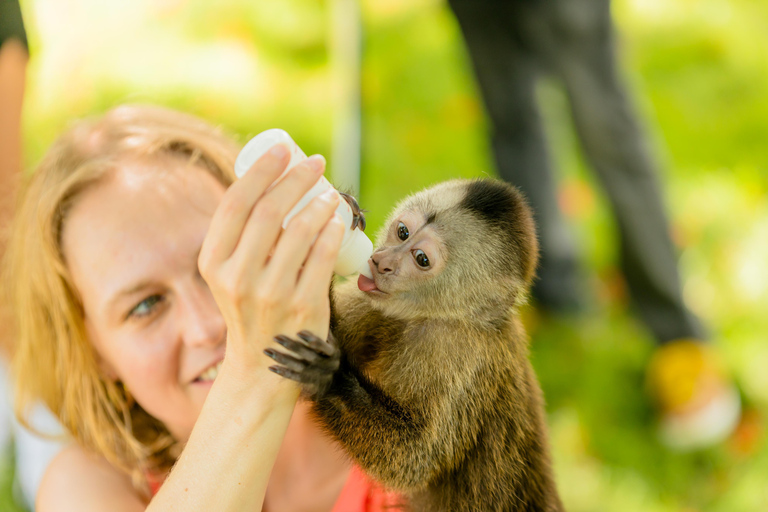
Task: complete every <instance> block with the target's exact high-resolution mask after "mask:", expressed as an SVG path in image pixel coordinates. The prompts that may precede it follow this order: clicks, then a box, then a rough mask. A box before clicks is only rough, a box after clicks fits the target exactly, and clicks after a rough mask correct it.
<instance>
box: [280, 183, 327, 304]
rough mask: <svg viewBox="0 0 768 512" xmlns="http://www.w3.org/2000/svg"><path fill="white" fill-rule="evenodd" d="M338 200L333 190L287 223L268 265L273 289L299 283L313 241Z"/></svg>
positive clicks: (320, 196) (289, 287) (318, 197)
mask: <svg viewBox="0 0 768 512" xmlns="http://www.w3.org/2000/svg"><path fill="white" fill-rule="evenodd" d="M339 200H340V197H339V194H338V193H336V191H335V190H333V189H330V190H328V191H326V192H324V193H323V194H320V195H319V196H317V197H315V198H314V199H313V200H312V201H311V202H310V203H309V204H308V205H307V206H305V207H304V208H303V209H302V210H301V211H299V213H297V214H296V215H295V216H294V217H293V218H292V219H291V221H290V222H289V223H288V225H287V226H286V228H285V231H284V232H283V234H282V235H281V236H280V240H279V242H278V243H277V245H276V246H275V251H274V254H273V255H272V258H271V259H270V261H269V264H268V265H267V269H268V270H267V272H268V274H267V275H265V280H266V282H268V283H270V285H271V286H274V289H292V288H294V287H295V286H296V282H297V280H298V276H299V270H300V268H301V266H302V265H303V264H304V261H305V260H306V259H307V256H308V255H309V250H310V248H311V247H312V243H313V242H314V241H315V239H316V238H317V236H318V234H319V233H320V231H321V230H322V229H323V227H324V226H325V224H326V223H327V222H328V219H330V218H331V216H332V215H333V214H334V212H335V211H336V207H337V206H338V205H339Z"/></svg>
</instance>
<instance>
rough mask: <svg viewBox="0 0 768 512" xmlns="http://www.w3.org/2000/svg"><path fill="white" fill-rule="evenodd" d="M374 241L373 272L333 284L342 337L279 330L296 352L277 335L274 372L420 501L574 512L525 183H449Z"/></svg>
mask: <svg viewBox="0 0 768 512" xmlns="http://www.w3.org/2000/svg"><path fill="white" fill-rule="evenodd" d="M358 210H359V209H358ZM360 215H362V214H360ZM376 246H377V249H376V250H375V251H374V253H373V255H372V256H371V258H370V260H369V265H370V267H371V271H372V273H373V276H374V277H373V279H369V278H367V277H365V276H363V275H361V276H360V277H359V279H358V280H357V282H356V283H355V282H354V281H348V282H346V283H342V284H341V285H340V286H337V287H332V290H331V304H332V306H331V309H332V311H331V325H330V335H329V338H328V340H327V341H326V340H322V339H320V338H319V337H317V336H315V335H314V334H312V333H311V332H307V331H302V332H300V333H298V334H297V335H296V337H289V336H286V335H279V336H276V337H275V341H276V342H277V343H279V344H280V345H281V346H282V347H284V348H285V349H287V350H288V352H283V351H282V350H279V349H275V348H267V349H266V350H265V353H266V355H268V356H269V357H271V358H272V359H273V360H275V361H276V362H277V363H278V364H277V365H273V366H271V367H270V369H271V370H272V371H273V372H275V373H277V374H279V375H282V376H283V377H285V378H289V379H293V380H295V381H298V382H299V383H301V384H302V389H303V394H304V396H305V397H306V398H308V399H309V400H311V401H312V402H313V412H314V414H315V415H316V417H317V419H318V421H319V422H320V424H321V425H322V426H323V427H324V429H325V430H326V431H327V432H328V433H329V434H330V435H331V436H332V437H334V438H335V439H337V440H338V441H339V442H340V444H341V445H342V446H343V447H344V448H345V449H346V451H347V452H348V453H349V455H350V456H351V458H352V459H353V460H354V461H355V462H356V463H357V464H358V465H359V466H360V467H361V468H363V470H364V471H366V472H367V473H368V475H369V476H370V477H372V478H373V479H374V480H376V481H378V482H379V483H381V484H383V485H384V486H385V487H387V488H388V489H392V490H394V491H396V492H397V493H399V494H400V495H402V496H404V497H405V500H406V503H405V504H404V508H405V509H406V510H411V511H425V512H438V511H441V512H443V511H452V512H453V511H455V512H469V511H473V512H485V511H509V512H517V511H544V512H562V511H563V505H562V503H561V501H560V498H559V495H558V493H557V489H556V486H555V483H554V478H553V475H552V470H551V465H550V456H549V450H548V441H547V429H546V424H545V418H544V410H543V397H542V392H541V389H540V386H539V384H538V381H537V378H536V375H535V374H534V371H533V368H532V366H531V364H530V362H529V359H528V339H527V335H526V333H525V331H524V328H523V326H522V323H521V321H520V318H519V313H518V311H519V308H520V306H521V305H522V304H524V303H525V301H526V294H527V290H528V288H529V286H530V284H531V280H532V279H533V277H534V273H535V268H536V264H537V260H538V244H537V239H536V232H535V227H534V222H533V217H532V214H531V211H530V209H529V207H528V206H527V204H526V202H525V200H524V198H523V197H522V194H521V193H520V192H519V191H518V190H517V189H516V188H514V187H512V186H511V185H508V184H506V183H504V182H501V181H496V180H489V179H481V180H453V181H448V182H444V183H441V184H438V185H436V186H433V187H432V188H428V189H426V190H424V191H421V192H419V193H416V194H414V195H412V196H410V197H408V198H406V199H405V200H403V201H402V202H401V203H400V204H399V205H398V206H397V207H396V208H395V209H394V211H393V213H392V214H391V215H390V218H389V219H388V221H387V222H386V224H385V226H384V228H383V229H382V231H381V232H380V233H379V235H378V237H377V244H376Z"/></svg>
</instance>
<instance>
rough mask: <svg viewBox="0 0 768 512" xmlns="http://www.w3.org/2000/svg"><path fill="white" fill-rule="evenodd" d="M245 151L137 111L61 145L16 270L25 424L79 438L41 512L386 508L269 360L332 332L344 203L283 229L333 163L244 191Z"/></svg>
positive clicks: (17, 252)
mask: <svg viewBox="0 0 768 512" xmlns="http://www.w3.org/2000/svg"><path fill="white" fill-rule="evenodd" d="M237 151H238V149H237V147H236V146H235V145H234V144H233V143H232V142H231V141H230V140H229V139H227V138H226V137H224V136H223V135H221V134H220V133H219V132H218V131H217V130H215V129H213V128H212V127H210V126H209V125H207V124H206V123H204V122H202V121H200V120H199V119H196V118H193V117H191V116H187V115H184V114H180V113H177V112H173V111H169V110H166V109H161V108H152V107H120V108H117V109H115V110H113V111H111V112H109V113H107V114H106V115H105V116H104V117H103V118H102V119H100V120H97V121H89V122H81V123H79V124H77V125H76V126H75V127H74V128H73V129H71V130H70V131H69V132H68V133H67V134H66V135H64V136H63V137H62V138H60V139H59V140H58V141H57V142H56V143H55V144H54V145H53V147H52V148H51V149H50V151H49V152H48V154H47V155H46V157H45V158H44V159H43V161H42V163H41V165H40V167H39V169H38V170H37V171H36V172H35V173H34V174H33V175H32V177H31V180H30V182H29V183H28V184H27V186H26V189H25V190H24V195H23V199H22V202H21V204H20V207H19V210H18V213H17V222H16V227H15V232H14V234H13V237H12V241H11V244H10V248H9V256H10V258H9V264H8V267H7V271H8V275H9V276H11V277H12V279H11V280H10V285H11V289H12V293H13V297H12V299H13V303H14V304H16V307H17V311H16V317H17V319H18V331H19V333H18V340H19V347H18V351H17V354H16V359H15V366H14V369H15V373H16V378H17V413H18V414H19V415H20V417H21V418H23V417H24V413H25V411H26V410H27V409H28V408H29V407H30V406H31V405H32V404H33V403H34V402H35V401H42V402H44V403H45V404H46V405H47V406H48V407H49V408H50V409H51V410H52V411H53V412H54V414H55V415H56V416H57V417H58V419H59V420H60V421H61V423H62V424H63V425H64V427H65V428H66V430H67V431H68V432H69V434H70V435H71V437H72V440H73V443H72V444H71V445H70V446H69V447H68V448H66V449H65V450H63V451H62V452H61V453H60V454H59V455H58V456H57V457H56V458H55V459H54V460H53V462H52V463H51V465H50V467H49V468H48V470H47V472H46V475H45V477H44V479H43V482H42V484H41V487H40V490H39V492H38V496H37V510H38V512H48V511H68V510H73V511H74V510H77V511H88V510H94V511H96V510H106V509H108V510H113V511H126V512H127V511H139V510H147V511H156V510H157V511H160V510H171V509H173V510H185V511H195V510H206V511H210V510H217V511H229V510H232V511H235V510H236V511H243V510H260V507H262V504H263V507H264V509H265V510H278V511H291V510H302V511H304V510H306V511H310V510H311V511H315V510H316V511H329V510H332V509H333V510H342V509H343V510H349V511H355V510H373V509H374V508H375V506H378V505H383V503H384V501H385V498H384V496H383V493H382V492H381V491H380V490H379V489H377V488H376V487H375V486H372V485H371V484H370V483H369V482H367V481H366V480H365V479H364V478H363V477H362V476H361V474H360V473H359V471H358V470H357V469H355V468H351V467H350V465H349V463H348V462H347V460H346V459H345V458H344V457H343V456H341V454H340V452H339V451H338V450H337V448H336V446H335V445H333V444H331V443H330V442H329V441H327V440H326V439H325V438H323V437H322V436H321V435H320V434H319V432H318V431H317V430H316V429H315V428H314V427H313V426H312V423H311V418H309V417H308V416H307V407H306V406H305V405H303V404H299V406H297V407H296V412H295V413H294V406H295V405H296V400H297V397H298V394H299V390H298V388H297V386H295V385H294V384H292V383H291V382H290V381H287V380H286V379H281V378H280V377H278V376H276V375H274V374H272V373H271V372H269V371H267V367H268V366H269V365H270V364H271V362H270V360H269V359H268V358H267V357H266V356H264V355H263V353H262V352H263V350H264V348H266V347H268V346H270V345H271V344H272V338H273V336H275V335H276V334H280V333H296V332H298V331H300V330H302V329H308V330H311V331H314V332H318V333H327V330H328V322H329V301H328V286H329V283H330V279H331V269H332V267H333V262H334V260H335V257H336V254H337V252H338V248H339V244H340V242H341V237H342V235H343V231H344V229H345V227H344V226H343V225H342V223H341V221H340V219H339V218H338V216H336V215H335V214H334V210H335V208H336V205H337V204H338V201H339V197H338V194H336V193H331V194H325V195H322V196H319V197H318V198H316V199H314V200H313V201H312V202H311V203H310V204H309V205H307V206H306V207H305V208H304V209H303V210H302V211H301V212H300V213H299V214H298V215H296V217H294V219H292V221H291V223H290V224H289V225H288V227H287V228H286V229H285V231H282V229H281V220H282V218H283V217H284V215H285V214H286V213H287V212H288V211H289V209H290V208H291V207H292V206H293V205H294V204H295V203H296V202H297V201H298V199H299V198H300V197H301V196H302V195H303V194H304V193H305V192H306V191H307V190H309V188H310V187H311V186H312V185H313V184H314V182H316V181H317V179H318V178H319V177H320V175H321V174H322V172H323V170H324V160H323V159H322V157H320V156H314V157H310V158H309V159H308V160H306V161H305V162H304V163H302V164H301V165H298V166H296V167H295V168H293V169H291V170H290V171H289V172H288V173H287V174H286V176H285V178H283V179H282V180H280V181H279V182H277V183H275V180H276V178H277V177H278V176H280V174H281V173H282V172H283V170H284V169H285V167H286V165H287V162H288V160H289V155H288V151H287V148H285V147H283V146H275V147H274V148H273V149H271V150H270V151H269V152H268V153H267V154H266V155H264V157H262V158H261V159H260V160H259V161H258V162H256V164H254V166H253V168H252V169H251V170H250V171H249V172H248V173H247V174H246V175H245V176H244V177H243V178H242V179H240V180H238V181H234V174H233V166H234V160H235V157H236V156H237ZM315 238H316V241H315V242H314V243H311V241H312V240H315ZM292 415H293V418H291V416H292ZM171 466H173V471H172V472H170V474H169V469H170V468H171ZM160 483H162V485H161V486H160V485H159V484H160ZM158 487H159V489H158ZM353 501H354V503H352V502H353ZM371 506H373V507H374V508H366V507H371Z"/></svg>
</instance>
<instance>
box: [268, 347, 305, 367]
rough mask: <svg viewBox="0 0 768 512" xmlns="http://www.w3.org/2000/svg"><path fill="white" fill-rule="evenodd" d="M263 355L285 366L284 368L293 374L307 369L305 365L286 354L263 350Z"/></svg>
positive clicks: (269, 349)
mask: <svg viewBox="0 0 768 512" xmlns="http://www.w3.org/2000/svg"><path fill="white" fill-rule="evenodd" d="M264 353H265V354H266V355H267V356H269V357H271V358H272V359H274V360H275V361H277V362H278V363H280V364H282V365H285V367H286V368H288V369H289V370H293V371H295V372H302V371H304V369H305V368H306V367H307V363H305V362H303V361H299V360H298V359H296V358H294V357H291V356H289V355H288V354H283V353H282V352H278V351H277V350H274V349H271V348H265V349H264Z"/></svg>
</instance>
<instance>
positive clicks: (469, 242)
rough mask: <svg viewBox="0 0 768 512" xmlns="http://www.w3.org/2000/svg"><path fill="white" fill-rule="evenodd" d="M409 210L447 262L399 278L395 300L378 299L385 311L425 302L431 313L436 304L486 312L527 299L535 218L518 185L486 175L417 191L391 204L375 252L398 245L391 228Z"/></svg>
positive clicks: (447, 309)
mask: <svg viewBox="0 0 768 512" xmlns="http://www.w3.org/2000/svg"><path fill="white" fill-rule="evenodd" d="M414 216H416V217H418V218H419V219H423V220H420V221H419V225H424V226H429V230H430V231H431V232H432V233H434V235H433V236H434V237H435V238H436V239H437V240H438V242H439V245H440V247H441V251H440V253H441V254H440V256H441V257H442V258H443V259H444V262H443V263H444V266H443V268H441V269H440V270H439V272H437V273H435V275H434V276H429V277H428V278H425V279H423V280H422V281H412V282H411V283H409V284H403V283H401V285H400V289H398V291H397V293H396V297H392V298H393V299H395V298H396V299H397V300H395V301H389V300H387V301H381V303H380V304H379V305H380V306H381V307H382V309H387V310H391V311H390V312H391V313H395V314H397V316H414V315H418V314H419V311H420V310H421V309H422V308H431V313H430V314H431V315H434V314H435V311H434V308H440V309H441V310H442V311H444V313H445V315H447V316H452V315H456V316H464V317H466V315H467V314H468V313H470V314H477V315H480V316H487V315H488V314H492V315H498V314H502V312H503V311H505V310H507V309H508V308H511V307H515V306H518V305H519V304H520V303H521V302H522V301H524V300H525V297H526V292H527V290H528V287H529V286H530V283H531V279H532V278H533V275H534V272H535V268H536V263H537V261H538V243H537V240H536V230H535V227H534V222H533V216H532V214H531V211H530V209H529V207H528V205H527V204H526V202H525V200H524V198H523V196H522V194H521V193H520V192H519V191H518V190H517V189H516V188H514V187H512V186H511V185H509V184H507V183H504V182H502V181H497V180H490V179H478V180H451V181H447V182H444V183H440V184H438V185H435V186H433V187H430V188H428V189H426V190H423V191H421V192H418V193H416V194H414V195H412V196H410V197H408V198H406V199H405V200H403V202H401V203H400V204H399V205H398V206H397V207H396V208H395V210H394V212H393V213H392V215H391V216H390V218H389V219H388V222H387V223H386V224H385V227H384V228H383V229H382V231H381V232H380V233H379V235H378V237H377V244H376V245H377V247H378V248H379V249H377V252H378V251H387V250H396V249H394V248H393V245H396V244H398V243H399V241H398V240H397V239H396V237H394V236H393V233H396V232H397V229H398V226H399V225H400V223H401V220H402V219H404V218H411V219H412V218H413V217H414ZM374 258H376V253H374ZM396 278H397V276H395V279H396ZM384 279H385V278H384V277H382V281H383V282H386V281H384ZM401 281H402V279H401ZM374 302H379V301H374ZM386 302H391V304H389V305H385V303H386Z"/></svg>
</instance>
